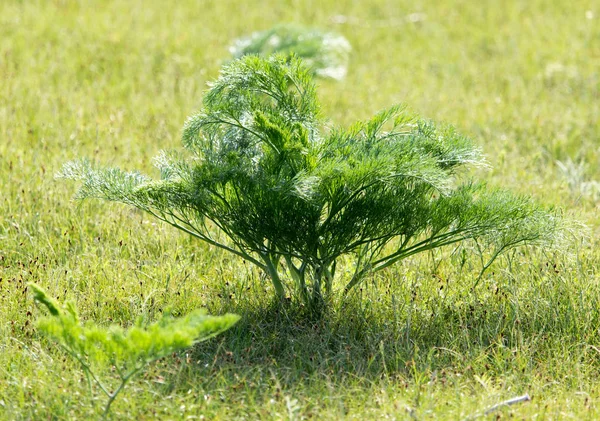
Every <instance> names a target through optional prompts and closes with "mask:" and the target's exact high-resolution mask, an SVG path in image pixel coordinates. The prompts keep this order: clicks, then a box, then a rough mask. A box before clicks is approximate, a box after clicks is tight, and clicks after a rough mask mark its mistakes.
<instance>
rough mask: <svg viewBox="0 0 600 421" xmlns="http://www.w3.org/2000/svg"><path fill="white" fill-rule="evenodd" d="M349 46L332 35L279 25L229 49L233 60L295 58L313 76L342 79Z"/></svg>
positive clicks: (345, 40) (350, 48)
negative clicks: (248, 57) (307, 68)
mask: <svg viewBox="0 0 600 421" xmlns="http://www.w3.org/2000/svg"><path fill="white" fill-rule="evenodd" d="M351 50H352V47H351V46H350V42H348V40H347V39H346V38H344V37H343V36H342V35H340V34H337V33H335V32H324V31H321V30H320V29H316V28H305V27H303V26H299V25H291V24H288V25H278V26H275V27H274V28H271V29H268V30H266V31H261V32H255V33H253V34H252V35H250V36H247V37H243V38H239V39H237V40H235V42H234V43H233V45H232V46H231V47H229V51H230V52H231V55H232V56H233V57H234V58H240V57H243V56H245V55H250V54H254V55H261V56H269V55H271V54H275V53H280V54H283V55H286V56H291V55H296V56H297V57H300V58H301V59H302V60H304V62H305V63H306V65H307V66H309V67H310V69H311V70H312V72H314V74H315V75H316V76H319V77H323V78H331V79H337V80H340V79H343V78H344V77H345V76H346V73H348V60H349V58H350V51H351Z"/></svg>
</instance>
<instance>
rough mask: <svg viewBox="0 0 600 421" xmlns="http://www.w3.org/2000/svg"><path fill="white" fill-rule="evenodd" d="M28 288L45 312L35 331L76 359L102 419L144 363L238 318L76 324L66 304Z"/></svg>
mask: <svg viewBox="0 0 600 421" xmlns="http://www.w3.org/2000/svg"><path fill="white" fill-rule="evenodd" d="M29 286H30V287H31V289H32V290H33V293H34V299H35V301H36V302H38V303H40V304H41V305H43V306H44V307H45V308H46V309H47V311H48V313H49V316H46V317H40V318H39V319H38V320H37V329H38V331H40V332H42V333H43V334H45V335H47V336H49V337H51V338H52V339H53V340H55V341H56V342H57V343H58V344H59V345H60V346H61V348H62V349H63V350H64V351H65V352H66V353H67V354H68V355H69V356H71V357H72V358H74V359H75V360H76V361H77V362H78V363H79V365H80V366H81V369H82V370H83V372H84V373H85V375H86V378H87V380H88V383H89V387H90V394H93V388H92V384H95V385H96V386H97V388H98V389H99V390H100V391H101V392H102V394H104V395H105V396H106V404H105V406H104V410H103V413H102V416H103V418H106V416H107V415H108V414H109V411H110V407H111V405H112V403H113V402H114V400H115V399H116V398H117V396H118V395H119V394H120V393H121V392H122V391H123V389H124V387H125V385H126V384H127V383H128V382H129V381H130V380H131V379H132V378H133V377H135V376H136V375H137V374H139V373H140V372H141V371H143V370H144V369H145V368H146V367H147V366H148V365H149V364H151V363H152V362H154V361H156V360H159V359H161V358H163V357H166V356H168V355H170V354H172V353H173V352H176V351H181V350H184V349H186V348H189V347H191V346H192V345H194V344H195V343H198V342H201V341H205V340H207V339H209V338H212V337H213V336H215V335H218V334H219V333H221V332H223V331H225V330H227V329H229V328H230V327H231V326H232V325H233V324H235V323H236V322H237V320H238V319H239V317H238V316H236V315H234V314H226V315H224V316H209V315H207V314H206V313H205V312H204V311H203V310H195V311H193V312H191V313H189V314H188V315H186V316H183V317H179V318H173V317H170V316H168V315H166V314H165V315H163V317H162V318H161V319H160V320H158V321H157V322H155V323H152V324H149V325H148V326H143V325H142V320H141V319H140V320H138V321H137V323H136V324H135V325H134V326H132V327H130V328H129V329H127V330H125V329H123V328H122V327H120V326H117V325H112V326H109V327H101V326H99V325H97V324H95V323H93V322H91V321H88V322H87V323H85V324H82V323H81V322H80V320H79V315H78V313H77V309H76V308H75V305H74V304H73V303H72V302H67V303H66V304H65V305H64V306H62V305H60V304H59V303H58V302H56V301H55V300H54V299H52V298H51V297H49V296H48V295H47V294H46V292H45V291H44V290H43V289H42V288H40V287H39V286H38V285H36V284H33V283H31V284H29ZM108 371H114V374H113V377H114V376H115V375H116V376H117V379H116V381H113V382H112V383H110V382H107V381H106V380H105V379H103V376H104V375H106V374H107V372H108ZM113 380H114V379H113ZM113 386H115V387H113Z"/></svg>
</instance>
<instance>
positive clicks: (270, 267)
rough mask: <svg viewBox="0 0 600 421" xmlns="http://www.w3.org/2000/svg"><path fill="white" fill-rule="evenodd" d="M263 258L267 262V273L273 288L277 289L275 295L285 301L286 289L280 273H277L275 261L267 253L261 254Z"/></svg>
mask: <svg viewBox="0 0 600 421" xmlns="http://www.w3.org/2000/svg"><path fill="white" fill-rule="evenodd" d="M261 257H262V259H263V261H264V262H265V272H267V274H268V275H269V277H270V278H271V282H272V283H273V287H274V288H275V293H276V295H277V298H279V299H280V300H284V299H285V288H284V287H283V283H282V282H281V278H280V277H279V272H278V271H277V267H276V266H275V263H274V262H273V259H272V258H271V256H269V254H267V253H261Z"/></svg>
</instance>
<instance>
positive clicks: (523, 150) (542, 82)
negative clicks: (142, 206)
mask: <svg viewBox="0 0 600 421" xmlns="http://www.w3.org/2000/svg"><path fill="white" fill-rule="evenodd" d="M598 19H600V9H598V8H597V6H595V5H594V3H593V2H591V1H589V2H588V1H574V2H552V1H541V0H534V1H511V2H506V3H503V5H502V7H499V6H498V5H497V3H495V2H492V1H484V2H479V3H473V2H466V1H458V0H456V1H450V0H445V1H442V2H435V4H434V3H425V2H416V3H415V2H408V1H394V2H392V1H377V2H369V3H367V2H351V1H347V2H339V1H337V2H334V1H330V0H325V1H321V2H319V3H318V4H317V3H313V2H309V1H307V2H298V1H294V0H290V1H286V2H261V3H260V5H259V4H258V3H256V4H254V5H253V4H240V3H239V2H232V1H219V2H217V1H205V2H201V3H197V2H191V1H189V2H188V1H181V2H177V3H176V4H175V3H173V4H169V5H168V6H166V5H164V4H162V3H160V2H142V1H138V0H134V1H131V2H119V1H105V2H103V4H102V6H99V5H98V4H91V3H87V2H77V1H70V0H62V1H61V0H54V1H27V2H22V1H15V0H5V1H2V2H1V3H0V80H1V81H2V83H0V186H1V187H0V188H1V190H0V278H1V280H0V419H7V420H9V419H10V420H13V419H82V418H84V417H88V418H92V419H95V418H97V417H98V413H99V411H98V405H99V403H98V402H96V401H92V400H90V399H89V398H88V395H87V384H86V382H85V379H84V378H83V377H82V375H81V373H80V372H79V371H78V369H77V366H76V364H75V363H74V362H72V361H70V360H67V359H66V358H65V356H64V354H63V353H61V352H60V350H58V349H57V348H55V347H54V346H52V345H51V344H50V343H49V342H47V341H46V340H44V339H43V338H42V337H40V336H39V335H38V334H37V333H36V332H35V330H34V329H33V327H32V324H33V321H34V319H35V317H36V316H37V315H38V310H37V309H35V308H34V305H33V301H32V299H31V296H30V295H29V294H27V293H26V291H25V285H26V282H28V281H35V282H38V283H39V284H40V285H42V286H43V287H44V288H45V289H46V290H47V291H48V292H49V293H50V294H51V295H53V296H54V297H56V298H59V299H61V300H62V299H64V298H71V299H73V300H75V302H76V303H77V306H78V308H79V309H80V311H81V316H82V318H83V319H93V320H95V321H97V322H99V323H105V324H109V323H111V322H115V323H120V324H122V325H124V326H127V325H129V324H130V323H131V322H132V321H133V320H134V319H135V318H136V317H137V316H139V315H145V316H147V317H149V318H156V317H158V315H159V313H160V312H161V311H162V310H164V309H166V308H168V307H169V308H172V309H174V311H175V312H178V313H181V314H183V313H186V312H188V311H190V310H191V309H193V308H197V307H206V308H207V309H208V310H209V312H210V313H212V314H220V313H224V312H226V311H232V312H236V313H238V314H241V315H242V316H243V318H242V321H241V322H240V323H239V324H238V325H236V326H235V327H234V328H233V329H232V330H231V331H229V332H227V333H226V334H224V335H222V336H220V337H218V338H216V339H214V340H212V341H211V342H208V343H205V344H202V345H201V346H198V347H195V348H194V349H192V350H190V351H189V352H188V353H185V354H181V355H173V356H172V357H169V358H166V359H164V360H162V361H160V362H159V363H157V364H156V365H154V366H153V367H152V368H151V369H150V370H149V371H148V372H147V374H146V375H145V376H143V377H141V378H140V379H139V380H137V381H134V382H133V383H132V384H131V385H130V386H129V388H130V389H129V390H128V391H126V394H125V395H124V396H123V397H122V398H120V399H119V400H117V401H116V402H115V404H114V408H113V411H114V418H115V419H127V418H137V419H157V418H159V419H182V420H183V419H202V418H204V419H308V418H313V419H340V418H345V419H376V418H379V419H384V418H385V419H409V418H411V417H412V418H415V419H465V418H471V419H472V418H480V419H486V418H491V419H495V418H496V417H498V416H500V417H501V418H508V417H511V416H514V417H515V418H518V419H531V418H533V417H537V418H538V419H570V418H572V419H598V418H599V417H600V407H599V403H600V402H599V401H600V390H599V387H598V384H597V378H598V375H599V374H600V373H599V372H600V331H599V326H600V302H599V301H600V288H599V283H600V275H599V273H598V267H600V253H599V252H598V251H597V249H596V246H597V244H596V243H597V240H596V238H598V235H599V234H600V227H599V225H598V221H597V212H598V203H597V202H596V200H597V199H595V198H594V197H593V196H586V195H583V194H581V193H580V191H579V190H577V189H573V188H572V187H570V184H569V183H571V184H572V181H573V180H569V179H568V178H566V177H565V175H564V174H565V173H564V172H562V171H561V170H560V168H559V166H558V165H557V163H556V161H561V162H567V161H568V160H569V159H570V160H572V161H573V162H582V163H584V164H586V168H587V172H586V174H584V176H585V177H584V179H585V180H584V181H595V180H600V166H599V165H598V163H599V162H600V148H599V147H598V140H599V139H598V133H600V130H599V129H600V123H599V121H600V118H599V116H600V101H599V91H600V76H599V75H600V72H599V71H598V69H599V68H600V42H598V41H600V25H598ZM280 22H298V23H300V24H310V25H315V26H319V27H323V28H326V29H327V28H331V29H333V30H336V31H338V32H340V33H341V34H343V35H344V36H346V37H347V38H348V39H349V41H350V42H351V43H352V45H353V48H354V50H353V53H352V56H351V62H350V68H349V73H348V76H347V78H346V79H345V80H344V81H343V82H333V81H322V82H320V86H319V95H320V99H321V102H322V103H323V107H324V108H325V110H324V113H325V114H326V115H331V116H332V120H333V121H332V124H340V125H344V124H347V123H349V122H351V121H354V120H356V119H361V118H367V117H368V116H370V115H372V114H373V113H374V112H376V111H377V110H379V109H381V108H384V107H387V106H389V105H391V104H393V103H396V102H406V103H407V104H409V105H410V106H411V107H412V108H413V109H415V110H416V111H418V112H419V113H420V114H422V115H424V116H428V117H430V118H432V119H435V120H440V121H446V122H450V123H452V124H454V125H456V126H457V127H458V129H459V130H460V131H462V132H463V133H465V134H468V135H469V136H471V137H473V138H475V139H476V141H477V143H479V144H480V145H481V146H482V147H483V148H484V151H485V152H486V153H487V155H488V159H489V161H490V163H491V164H492V165H493V168H494V169H493V170H492V171H488V172H482V173H481V174H480V175H479V176H481V177H482V178H484V179H486V180H487V181H488V183H490V184H491V185H495V186H506V187H510V188H512V189H514V190H516V191H519V192H522V193H531V194H533V195H534V196H535V197H536V198H537V199H538V200H540V201H542V202H545V203H552V204H556V205H559V206H562V207H563V208H564V209H565V210H566V212H567V213H569V214H570V215H573V216H574V217H576V218H577V219H579V220H581V221H582V222H584V223H586V224H587V225H588V226H589V228H590V232H591V235H590V239H589V241H587V242H577V243H576V246H574V249H573V256H572V257H571V258H570V259H567V258H564V257H561V256H554V255H548V254H547V253H544V251H543V250H541V251H530V250H521V251H519V252H516V253H513V254H511V255H510V256H507V257H506V258H504V259H501V260H500V261H498V262H497V263H496V264H495V265H494V266H493V267H492V268H491V270H490V271H488V273H487V274H486V275H485V277H484V279H483V280H482V282H481V283H480V285H479V286H478V287H477V288H476V289H475V290H472V289H471V286H472V285H473V282H474V279H475V278H476V276H477V274H478V267H477V261H476V257H474V256H476V255H475V254H474V253H473V252H472V250H467V249H465V250H457V251H456V252H454V253H453V250H445V251H444V252H443V253H436V254H433V255H428V256H420V257H415V258H412V259H410V260H407V261H404V262H403V263H402V264H400V265H398V266H395V267H392V268H390V269H389V270H386V271H384V272H383V273H380V274H377V276H375V277H374V278H373V279H372V280H371V282H369V283H368V284H365V286H364V287H363V288H362V290H360V291H357V293H356V294H355V295H354V296H352V297H351V299H350V300H349V301H347V302H345V303H341V302H336V303H334V306H333V307H332V309H331V311H330V312H329V314H327V316H326V317H325V318H324V319H323V320H322V321H319V322H312V323H310V322H302V321H300V320H301V319H300V318H298V317H297V316H296V315H295V314H294V312H293V310H291V309H290V310H289V311H283V310H279V311H277V310H275V309H273V308H272V307H271V306H270V304H271V303H270V297H271V291H270V290H269V289H268V286H267V283H266V282H264V280H263V279H261V275H260V274H259V273H257V272H255V271H253V270H251V269H250V268H249V267H247V266H246V265H244V264H243V263H242V262H241V261H239V260H238V259H233V258H231V257H230V256H227V255H225V254H223V253H221V252H219V251H218V250H214V249H211V248H208V247H206V246H205V245H203V244H200V243H199V242H197V241H193V239H191V238H188V237H185V236H183V235H182V234H180V233H178V232H175V231H174V230H173V229H170V228H169V227H167V226H164V225H161V224H157V223H155V221H153V220H152V219H150V218H149V217H148V216H146V215H143V214H141V213H138V212H136V211H132V210H130V209H128V208H126V207H121V206H117V205H111V204H106V203H99V202H85V203H82V204H75V203H73V202H72V201H71V200H70V199H71V197H72V195H73V193H74V191H75V188H76V186H75V185H73V184H70V183H66V182H62V181H56V180H54V178H53V174H54V173H55V172H56V171H57V170H58V169H59V168H60V167H61V165H62V164H63V163H64V162H65V161H68V160H70V159H73V158H76V157H81V156H87V157H90V158H92V159H95V160H98V161H100V162H102V163H105V164H111V165H116V166H121V167H123V168H139V169H141V170H143V171H146V172H149V173H151V172H152V169H151V165H152V163H151V158H152V157H153V156H154V155H155V154H156V153H157V152H158V151H159V150H160V149H165V148H166V149H168V148H176V147H178V146H179V135H180V130H181V126H182V124H183V122H184V120H185V117H186V116H187V115H189V114H191V113H193V112H194V111H196V110H197V109H198V108H199V106H200V100H201V98H202V92H203V91H204V89H205V86H206V85H205V83H206V81H208V80H211V79H212V78H214V77H215V76H216V74H217V72H218V69H219V66H220V64H221V63H222V61H223V60H226V59H227V58H228V55H227V46H228V45H229V43H230V42H231V41H232V40H233V39H234V38H236V37H239V36H241V35H243V34H246V33H249V32H251V31H254V30H262V29H266V28H268V27H270V26H273V25H275V24H277V23H280ZM524 393H529V394H530V395H531V396H532V398H533V399H532V401H531V402H526V403H522V404H518V405H515V406H511V407H509V408H504V409H502V410H499V411H496V412H494V413H492V414H490V415H487V416H484V415H483V412H484V411H485V410H486V409H487V408H488V407H491V406H492V405H494V404H496V403H498V402H501V401H503V400H505V399H509V398H512V397H515V396H518V395H522V394H524ZM479 415H481V417H479Z"/></svg>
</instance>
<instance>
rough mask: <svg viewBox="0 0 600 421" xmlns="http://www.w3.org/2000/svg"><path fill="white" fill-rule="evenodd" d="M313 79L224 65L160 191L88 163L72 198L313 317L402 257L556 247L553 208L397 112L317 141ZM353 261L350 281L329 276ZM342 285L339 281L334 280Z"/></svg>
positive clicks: (474, 151) (557, 220) (559, 232)
mask: <svg viewBox="0 0 600 421" xmlns="http://www.w3.org/2000/svg"><path fill="white" fill-rule="evenodd" d="M323 125H324V123H323V119H322V117H321V115H320V112H319V103H318V101H317V97H316V93H315V86H314V84H313V81H312V76H311V72H310V70H309V68H308V67H306V66H304V65H303V63H302V62H301V61H300V59H298V58H291V59H290V58H289V57H284V56H271V57H268V58H262V57H258V56H245V57H242V58H241V59H239V60H236V61H233V62H231V63H229V64H228V65H226V66H225V67H224V68H223V69H222V71H221V74H220V76H219V78H218V79H217V80H216V81H215V82H213V83H212V85H211V87H210V89H209V90H208V92H207V93H206V95H205V97H204V106H203V109H202V110H201V111H200V112H199V113H197V114H195V115H193V116H191V117H190V118H189V119H188V120H187V121H186V123H185V126H184V128H183V145H184V147H185V150H184V151H183V152H181V153H166V152H164V153H162V154H160V155H159V156H158V158H157V159H156V165H157V167H158V169H159V170H160V174H161V178H160V180H153V179H151V178H149V177H147V176H144V175H141V174H139V173H137V172H124V171H122V170H120V169H117V168H100V169H96V168H94V167H93V166H92V165H91V164H90V163H89V162H88V161H85V160H83V161H76V162H71V163H68V164H66V165H65V166H64V168H63V170H62V173H61V174H60V175H61V176H62V177H65V178H70V179H76V180H80V181H81V182H82V185H81V188H80V190H79V194H78V197H79V198H82V199H83V198H89V197H95V198H103V199H107V200H113V201H118V202H122V203H126V204H129V205H131V206H134V207H136V208H138V209H141V210H144V211H146V212H148V213H149V214H151V215H153V216H155V217H156V218H158V219H160V220H162V221H165V222H166V223H168V224H170V225H172V226H174V227H176V228H178V229H180V230H182V231H184V232H186V233H188V234H190V235H192V236H194V237H196V238H198V239H200V240H202V241H205V242H207V243H209V244H212V245H213V246H216V247H220V248H222V249H224V250H227V251H229V252H231V253H233V254H235V255H237V256H239V257H241V258H243V259H245V260H246V261H248V262H251V263H253V264H254V265H256V267H258V268H259V269H261V270H262V271H264V272H265V273H266V274H267V275H268V277H269V279H270V280H271V282H272V284H273V287H274V291H275V294H276V295H277V296H278V297H279V298H280V299H284V298H286V297H287V296H292V297H293V298H294V299H296V300H299V301H300V302H301V303H303V304H304V305H306V306H308V307H309V308H311V309H316V310H318V309H319V308H322V306H323V304H324V303H326V300H324V298H327V297H329V296H331V293H332V291H333V289H334V280H336V282H343V284H342V285H344V286H343V290H344V291H345V292H347V291H350V290H351V289H352V288H354V287H355V286H356V285H359V284H360V283H361V282H362V281H363V280H364V279H365V277H367V276H368V275H369V274H372V273H374V272H377V271H380V270H383V269H385V268H387V267H389V266H391V265H393V264H394V263H397V262H399V261H400V260H402V259H405V258H407V257H409V256H413V255H415V254H418V253H422V252H426V251H429V250H433V249H436V248H439V247H444V246H449V245H453V244H455V245H456V244H457V243H460V242H463V241H473V242H474V243H475V244H476V245H477V247H479V248H480V249H481V250H486V255H489V256H490V260H489V261H488V262H487V263H485V262H484V268H483V269H484V270H485V268H487V267H489V265H490V264H491V262H492V261H493V260H494V259H495V258H496V257H498V256H499V255H500V254H502V253H503V252H506V251H507V250H510V249H512V248H514V247H518V246H525V245H539V246H544V247H558V246H559V245H560V244H561V240H562V239H563V236H564V232H565V231H564V230H563V229H562V218H561V215H560V213H559V212H558V211H557V210H554V209H552V208H549V209H546V208H543V207H540V206H539V205H537V204H536V203H535V202H534V201H533V200H531V199H530V198H528V197H524V196H520V195H514V194H511V193H509V192H506V191H503V190H495V189H491V188H489V187H487V186H486V185H484V184H481V183H474V182H462V183H461V182H460V177H459V176H460V170H461V168H463V167H465V166H473V165H482V164H484V159H483V157H482V155H481V153H480V151H479V148H477V147H475V146H474V145H473V143H472V142H471V141H470V140H469V139H468V138H466V137H464V136H462V135H460V134H459V133H457V132H456V131H455V130H454V129H453V128H452V127H449V126H444V125H436V124H434V123H432V122H430V121H427V120H424V119H422V118H419V117H417V116H416V115H414V114H411V113H409V112H408V111H407V110H406V109H405V108H404V107H402V106H395V107H392V108H390V109H388V110H384V111H382V112H380V113H379V114H377V115H375V116H374V117H373V118H371V119H370V120H368V121H364V122H357V123H355V124H354V125H352V126H351V127H349V128H346V129H343V128H337V129H334V130H331V131H325V130H323ZM347 255H349V256H353V259H352V260H351V261H353V262H354V263H353V267H350V268H348V269H350V271H351V273H352V275H350V276H346V275H343V276H339V275H338V276H337V277H336V269H337V268H338V262H339V261H340V260H341V258H342V257H343V256H347ZM344 272H346V273H348V271H344Z"/></svg>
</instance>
